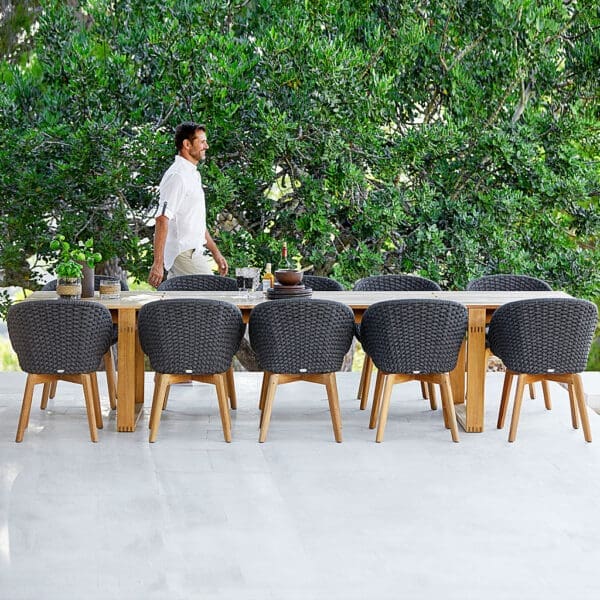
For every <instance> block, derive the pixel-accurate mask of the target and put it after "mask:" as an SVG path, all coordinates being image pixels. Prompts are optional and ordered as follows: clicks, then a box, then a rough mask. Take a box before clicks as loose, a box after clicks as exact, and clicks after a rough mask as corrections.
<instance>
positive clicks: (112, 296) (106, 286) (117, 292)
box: [98, 279, 121, 300]
mask: <svg viewBox="0 0 600 600" xmlns="http://www.w3.org/2000/svg"><path fill="white" fill-rule="evenodd" d="M98 291H99V292H100V300H118V299H119V297H120V296H121V282H120V281H117V280H115V279H101V280H100V285H99V287H98Z"/></svg>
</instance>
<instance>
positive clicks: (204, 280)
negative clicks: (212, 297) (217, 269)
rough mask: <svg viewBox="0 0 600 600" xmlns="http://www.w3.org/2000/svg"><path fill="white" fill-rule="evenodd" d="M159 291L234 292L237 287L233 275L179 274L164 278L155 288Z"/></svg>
mask: <svg viewBox="0 0 600 600" xmlns="http://www.w3.org/2000/svg"><path fill="white" fill-rule="evenodd" d="M156 289H157V290H158V291H159V292H164V291H169V290H180V291H195V292H236V291H237V289H238V287H237V283H236V281H235V279H233V277H223V276H221V275H179V276H177V277H171V279H165V280H164V281H163V282H162V283H161V284H160V285H159V286H158V287H157V288H156Z"/></svg>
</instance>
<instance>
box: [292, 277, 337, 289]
mask: <svg viewBox="0 0 600 600" xmlns="http://www.w3.org/2000/svg"><path fill="white" fill-rule="evenodd" d="M302 283H303V284H304V285H305V286H306V287H309V288H311V289H312V290H313V291H314V292H343V291H344V286H343V285H342V284H341V283H340V282H339V281H336V280H335V279H332V278H331V277H321V276H320V275H304V277H303V279H302Z"/></svg>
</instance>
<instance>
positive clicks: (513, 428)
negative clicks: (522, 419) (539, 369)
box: [508, 375, 525, 442]
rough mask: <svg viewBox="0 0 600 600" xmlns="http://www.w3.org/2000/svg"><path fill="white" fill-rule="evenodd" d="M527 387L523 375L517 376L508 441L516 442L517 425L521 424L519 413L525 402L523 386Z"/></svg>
mask: <svg viewBox="0 0 600 600" xmlns="http://www.w3.org/2000/svg"><path fill="white" fill-rule="evenodd" d="M524 387H525V382H524V377H523V375H519V376H518V378H517V391H516V392H515V403H514V406H513V412H512V419H511V421H510V431H509V434H508V441H509V442H514V441H515V438H516V437H517V427H518V426H519V415H520V414H521V403H522V402H523V388H524Z"/></svg>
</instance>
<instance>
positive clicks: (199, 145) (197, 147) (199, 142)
mask: <svg viewBox="0 0 600 600" xmlns="http://www.w3.org/2000/svg"><path fill="white" fill-rule="evenodd" d="M188 141H189V143H190V145H189V150H188V153H189V155H190V156H191V157H192V158H193V159H194V160H197V161H198V162H200V161H201V160H204V158H205V156H206V151H207V150H208V142H207V141H206V131H202V130H201V129H198V130H197V131H196V133H195V134H194V137H193V138H192V139H191V140H188Z"/></svg>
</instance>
